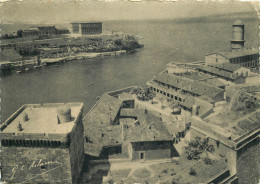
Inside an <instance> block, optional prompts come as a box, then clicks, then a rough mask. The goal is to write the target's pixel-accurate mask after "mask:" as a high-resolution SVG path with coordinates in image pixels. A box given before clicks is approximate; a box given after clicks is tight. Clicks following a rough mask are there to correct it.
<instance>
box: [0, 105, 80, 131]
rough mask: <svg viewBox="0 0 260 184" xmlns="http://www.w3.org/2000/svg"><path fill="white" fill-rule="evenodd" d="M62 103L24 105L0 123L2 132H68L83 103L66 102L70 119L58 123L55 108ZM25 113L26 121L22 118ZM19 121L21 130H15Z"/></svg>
mask: <svg viewBox="0 0 260 184" xmlns="http://www.w3.org/2000/svg"><path fill="white" fill-rule="evenodd" d="M63 105H64V104H42V105H40V104H30V105H24V106H22V107H21V108H20V109H19V110H17V111H16V112H15V113H14V114H13V115H12V116H11V117H10V118H9V119H8V120H6V122H4V123H3V124H2V127H1V129H2V128H3V129H2V133H26V134H31V133H47V134H48V133H51V134H53V133H58V134H66V133H69V132H71V130H72V128H73V127H74V125H75V120H76V118H77V117H78V116H79V114H80V112H81V110H82V107H83V104H82V103H68V104H67V105H69V107H70V108H71V119H70V121H69V122H66V123H60V124H58V118H57V109H58V108H59V107H61V106H63ZM25 113H26V114H27V115H28V121H25V120H24V115H25ZM19 123H20V124H21V126H22V131H18V130H17V126H18V125H19ZM5 125H7V126H6V127H5V128H4V127H3V126H5Z"/></svg>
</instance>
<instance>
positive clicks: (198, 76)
mask: <svg viewBox="0 0 260 184" xmlns="http://www.w3.org/2000/svg"><path fill="white" fill-rule="evenodd" d="M175 75H177V76H180V77H185V78H188V79H191V80H206V79H209V78H212V76H211V75H208V74H204V73H200V72H198V71H194V72H187V73H181V74H175Z"/></svg>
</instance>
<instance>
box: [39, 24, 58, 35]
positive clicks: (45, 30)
mask: <svg viewBox="0 0 260 184" xmlns="http://www.w3.org/2000/svg"><path fill="white" fill-rule="evenodd" d="M38 29H39V36H40V37H44V36H50V35H55V34H56V28H55V26H40V27H38Z"/></svg>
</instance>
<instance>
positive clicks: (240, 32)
mask: <svg viewBox="0 0 260 184" xmlns="http://www.w3.org/2000/svg"><path fill="white" fill-rule="evenodd" d="M244 27H245V25H244V24H243V22H242V21H241V20H236V21H235V22H234V24H233V29H232V40H231V49H242V48H244V43H245V40H244Z"/></svg>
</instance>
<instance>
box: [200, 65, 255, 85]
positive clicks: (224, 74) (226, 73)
mask: <svg viewBox="0 0 260 184" xmlns="http://www.w3.org/2000/svg"><path fill="white" fill-rule="evenodd" d="M196 70H197V71H199V72H201V73H205V74H209V75H211V76H215V77H217V78H219V79H223V80H225V81H230V82H232V83H235V84H239V83H245V81H246V79H247V78H248V77H252V76H255V75H257V74H254V73H253V72H251V71H250V69H249V68H245V67H241V66H239V65H235V64H230V63H222V64H214V65H208V66H206V65H198V66H197V67H196Z"/></svg>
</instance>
